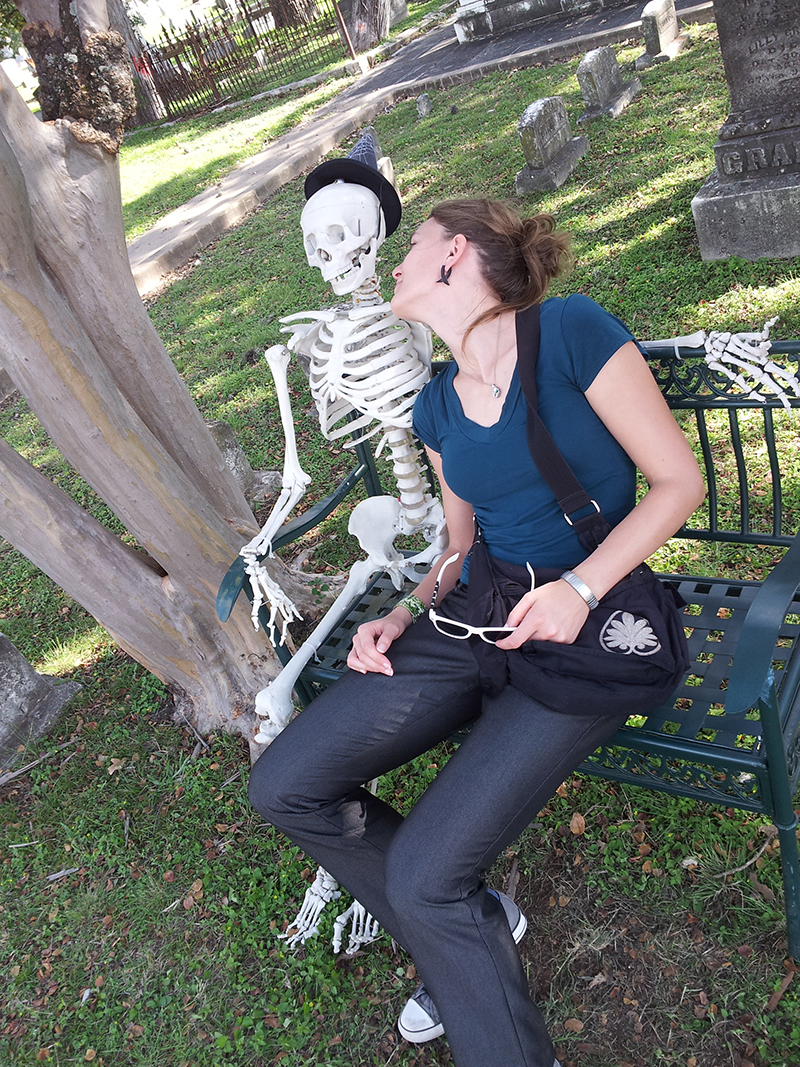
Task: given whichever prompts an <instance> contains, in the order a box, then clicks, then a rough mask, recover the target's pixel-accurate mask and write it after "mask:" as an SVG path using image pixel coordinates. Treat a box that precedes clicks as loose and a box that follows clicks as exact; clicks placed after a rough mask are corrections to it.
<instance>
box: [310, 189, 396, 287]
mask: <svg viewBox="0 0 800 1067" xmlns="http://www.w3.org/2000/svg"><path fill="white" fill-rule="evenodd" d="M300 225H301V226H302V228H303V244H304V246H305V250H306V256H307V257H308V262H309V265H310V266H312V267H317V268H319V270H320V271H322V277H323V278H324V279H325V281H326V282H330V285H331V288H332V289H333V291H334V293H336V294H337V295H341V294H343V293H352V292H353V291H354V290H355V289H357V288H358V287H359V286H360V285H362V284H363V283H364V282H365V281H366V280H367V279H368V278H371V277H372V275H373V274H374V273H375V260H376V258H377V255H378V249H379V248H380V246H381V245H382V244H383V242H384V239H385V237H386V222H385V220H384V217H383V211H382V210H381V205H380V201H379V200H378V197H377V196H376V194H375V193H373V191H372V190H371V189H367V188H366V186H364V185H355V184H354V183H352V182H343V181H336V182H334V183H333V184H332V185H326V186H324V187H323V188H322V189H320V190H319V191H318V192H316V193H314V195H313V196H312V197H311V198H310V199H309V200H308V202H307V204H306V206H305V207H304V208H303V213H302V215H301V216H300Z"/></svg>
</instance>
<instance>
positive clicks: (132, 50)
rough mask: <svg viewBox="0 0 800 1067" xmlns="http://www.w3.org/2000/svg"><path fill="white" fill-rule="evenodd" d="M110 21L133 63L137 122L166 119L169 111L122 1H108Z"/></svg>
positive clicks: (132, 73) (132, 71)
mask: <svg viewBox="0 0 800 1067" xmlns="http://www.w3.org/2000/svg"><path fill="white" fill-rule="evenodd" d="M106 7H107V8H108V21H109V24H110V26H111V28H112V29H114V30H116V31H117V33H118V34H119V35H120V36H121V37H122V39H123V41H124V42H125V47H126V48H127V49H128V55H129V56H130V61H131V75H132V77H133V83H134V85H135V86H136V100H137V103H138V105H139V106H138V108H137V120H138V123H137V124H139V125H141V124H143V123H145V122H158V120H159V119H163V118H165V117H166V114H167V109H166V106H165V105H164V101H163V100H162V99H161V97H160V96H159V93H158V89H157V88H156V84H155V82H154V81H153V76H152V74H151V73H150V71H149V68H148V66H147V62H146V61H145V60H143V58H142V42H141V41H140V40H139V37H138V35H137V33H136V30H135V29H134V28H133V26H132V25H131V20H130V18H129V17H128V12H127V9H126V7H125V5H124V3H123V2H122V0H106Z"/></svg>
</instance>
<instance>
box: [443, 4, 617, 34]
mask: <svg viewBox="0 0 800 1067" xmlns="http://www.w3.org/2000/svg"><path fill="white" fill-rule="evenodd" d="M626 2H630V0H459V2H458V7H457V8H456V12H455V30H456V37H457V38H458V40H459V41H460V42H461V44H464V42H465V41H477V40H482V39H484V38H486V37H495V36H497V34H501V33H508V32H509V30H519V29H528V28H529V27H530V26H532V25H534V24H535V23H536V22H538V21H539V20H540V19H563V18H565V17H567V18H568V17H569V16H571V15H579V16H580V15H586V14H588V13H589V12H590V11H604V10H606V9H607V8H610V7H620V6H622V5H623V4H625V3H626Z"/></svg>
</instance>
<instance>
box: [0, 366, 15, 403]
mask: <svg viewBox="0 0 800 1067" xmlns="http://www.w3.org/2000/svg"><path fill="white" fill-rule="evenodd" d="M16 388H17V387H16V386H15V385H14V383H13V382H12V381H11V375H10V374H9V373H8V371H4V370H3V368H2V367H0V404H2V403H3V401H4V400H8V398H9V397H10V396H11V394H12V393H14V392H16Z"/></svg>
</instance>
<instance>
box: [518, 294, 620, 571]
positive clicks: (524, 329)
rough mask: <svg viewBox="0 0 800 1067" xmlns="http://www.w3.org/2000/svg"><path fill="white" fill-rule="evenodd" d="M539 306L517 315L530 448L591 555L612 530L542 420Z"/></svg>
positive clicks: (559, 503) (548, 483)
mask: <svg viewBox="0 0 800 1067" xmlns="http://www.w3.org/2000/svg"><path fill="white" fill-rule="evenodd" d="M539 308H540V305H539V304H534V305H533V307H530V308H526V310H525V311H519V312H517V319H516V327H517V369H518V371H519V380H520V385H521V386H522V392H523V394H524V395H525V399H526V400H527V402H528V419H527V432H528V448H529V449H530V453H531V458H532V459H533V462H534V463H535V464H536V466H537V468H538V469H539V473H540V474H541V476H542V478H543V479H544V480H545V482H546V483H547V485H548V486H549V488H550V490H551V492H552V493H553V495H554V496H555V498H556V500H557V501H558V506H559V507H560V508H561V510H562V511H563V512H564V518H565V519H566V520H567V522H568V523H569V524H570V525H571V526H574V528H575V532H576V534H577V535H578V540H579V541H580V543H581V545H582V546H583V547H584V548H585V549H586V550H587V551H589V552H592V551H594V549H595V548H597V546H598V545H599V544H600V543H601V542H602V541H603V540H604V539H605V537H606V536H607V534H608V532H609V530H610V529H611V527H610V526H609V525H608V523H607V522H606V520H605V518H604V517H603V515H602V513H601V511H600V508H599V506H598V504H597V503H596V502H595V501H594V500H592V499H591V497H590V496H589V494H588V493H587V492H586V490H585V489H584V488H583V486H582V485H581V483H580V482H579V481H578V479H577V478H576V477H575V474H574V473H573V470H572V468H571V467H570V465H569V464H568V463H567V461H566V460H565V459H564V457H563V455H562V454H561V452H560V450H559V448H558V446H557V445H556V443H555V441H554V440H553V438H552V437H551V436H550V431H549V430H548V429H547V427H546V426H545V424H544V423H543V422H542V420H541V418H540V417H539V411H538V398H537V392H536V362H537V360H538V358H539V338H540V326H539ZM587 508H588V509H590V513H589V514H588V515H584V516H583V517H582V518H578V519H574V520H573V519H572V518H571V516H572V515H573V514H575V513H576V512H578V511H584V510H585V509H587Z"/></svg>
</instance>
